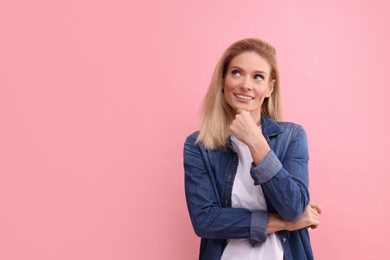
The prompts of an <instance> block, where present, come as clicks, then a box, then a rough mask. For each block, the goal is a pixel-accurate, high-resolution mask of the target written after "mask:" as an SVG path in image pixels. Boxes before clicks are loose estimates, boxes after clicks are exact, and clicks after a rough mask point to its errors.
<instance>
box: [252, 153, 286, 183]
mask: <svg viewBox="0 0 390 260" xmlns="http://www.w3.org/2000/svg"><path fill="white" fill-rule="evenodd" d="M282 167H283V165H282V163H281V162H280V161H279V159H278V157H277V156H276V154H275V153H274V151H272V150H270V151H269V152H268V154H267V155H266V156H265V157H264V159H263V160H262V161H261V162H260V163H259V164H258V165H257V166H256V165H255V164H254V163H252V168H251V176H252V178H253V180H254V181H255V185H259V184H263V183H266V182H267V181H269V180H270V179H271V178H272V177H274V176H275V175H276V174H277V173H278V172H279V171H280V170H281V169H282Z"/></svg>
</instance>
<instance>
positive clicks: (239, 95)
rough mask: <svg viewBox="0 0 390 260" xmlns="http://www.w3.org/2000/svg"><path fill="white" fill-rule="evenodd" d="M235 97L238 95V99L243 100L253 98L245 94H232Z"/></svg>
mask: <svg viewBox="0 0 390 260" xmlns="http://www.w3.org/2000/svg"><path fill="white" fill-rule="evenodd" d="M234 95H235V96H236V97H238V98H239V99H243V100H252V99H254V97H250V96H245V95H241V94H234Z"/></svg>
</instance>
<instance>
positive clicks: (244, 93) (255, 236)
mask: <svg viewBox="0 0 390 260" xmlns="http://www.w3.org/2000/svg"><path fill="white" fill-rule="evenodd" d="M279 84H280V81H279V73H278V68H277V64H276V54H275V49H274V48H273V47H272V46H271V45H270V44H268V43H267V42H265V41H262V40H259V39H244V40H241V41H238V42H236V43H234V44H232V45H231V46H230V47H229V48H228V49H227V50H226V51H225V53H224V54H223V56H222V57H221V59H220V60H219V62H218V64H217V66H216V69H215V71H214V74H213V77H212V80H211V84H210V87H209V89H208V92H207V94H206V96H205V98H204V102H203V107H202V119H201V128H200V131H198V132H195V133H193V134H192V135H190V136H189V137H188V138H187V140H186V142H185V145H184V169H185V191H186V199H187V205H188V210H189V213H190V217H191V221H192V225H193V227H194V230H195V232H196V234H197V235H198V236H200V237H201V245H200V255H199V259H203V260H214V259H215V260H216V259H223V260H232V259H280V260H282V259H287V260H289V259H297V260H303V259H313V254H312V250H311V246H310V239H309V233H308V230H307V228H308V227H311V228H316V227H317V226H318V225H319V219H318V214H319V213H320V212H321V208H320V207H319V205H317V204H315V203H309V192H308V159H309V156H308V149H307V138H306V133H305V131H304V129H303V128H302V127H301V126H299V125H297V124H294V123H287V122H280V121H279V120H280V118H281V110H280V86H279Z"/></svg>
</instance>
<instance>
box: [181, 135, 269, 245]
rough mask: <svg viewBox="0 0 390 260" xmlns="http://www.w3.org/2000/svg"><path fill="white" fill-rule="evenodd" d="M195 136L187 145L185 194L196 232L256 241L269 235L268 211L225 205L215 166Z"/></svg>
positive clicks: (260, 241)
mask: <svg viewBox="0 0 390 260" xmlns="http://www.w3.org/2000/svg"><path fill="white" fill-rule="evenodd" d="M195 140H196V138H195V136H193V135H192V136H190V137H188V138H187V140H186V142H185V145H184V171H185V194H186V200H187V207H188V211H189V214H190V218H191V222H192V226H193V228H194V231H195V233H196V234H197V235H198V236H199V237H202V238H211V239H237V238H249V239H250V241H251V243H252V245H256V244H259V243H263V242H265V241H266V239H267V226H268V218H269V216H268V212H267V211H253V212H252V211H250V210H247V209H243V208H231V207H222V206H221V205H220V203H219V202H218V200H219V199H218V196H219V195H218V194H219V193H218V191H217V188H216V184H215V179H214V181H213V174H214V173H213V169H212V167H211V166H210V164H209V162H208V159H207V156H206V155H205V150H204V148H203V147H201V145H200V144H195Z"/></svg>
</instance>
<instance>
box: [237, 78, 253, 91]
mask: <svg viewBox="0 0 390 260" xmlns="http://www.w3.org/2000/svg"><path fill="white" fill-rule="evenodd" d="M240 87H241V89H242V90H251V89H252V88H253V86H252V81H251V79H250V78H249V77H245V78H244V79H243V81H242V82H241V86H240Z"/></svg>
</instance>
